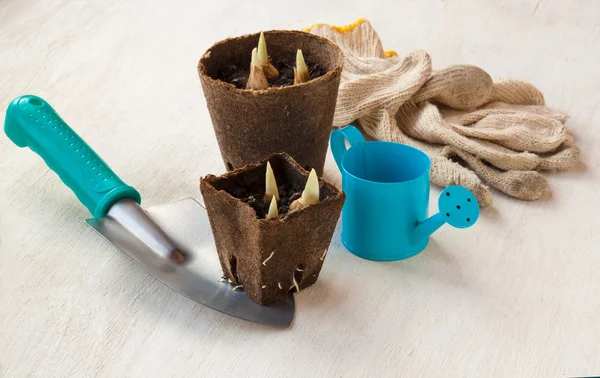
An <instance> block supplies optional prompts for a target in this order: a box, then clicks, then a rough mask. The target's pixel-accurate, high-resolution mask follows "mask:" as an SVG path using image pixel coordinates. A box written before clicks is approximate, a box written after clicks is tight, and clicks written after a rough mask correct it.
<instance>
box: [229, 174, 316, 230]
mask: <svg viewBox="0 0 600 378" xmlns="http://www.w3.org/2000/svg"><path fill="white" fill-rule="evenodd" d="M257 173H258V172H257ZM275 181H277V182H278V183H281V182H284V184H281V185H278V186H277V187H278V189H279V201H278V202H277V205H278V208H277V210H278V211H279V216H280V217H282V216H283V215H284V214H286V213H287V212H288V211H289V210H290V204H291V203H292V202H294V201H295V200H297V199H298V198H300V196H301V195H302V191H303V190H304V185H306V182H294V183H289V182H285V175H276V176H275ZM247 182H250V185H248V186H236V187H235V188H233V190H231V191H228V192H229V194H231V195H232V196H234V197H236V198H239V199H240V200H241V201H242V202H244V203H247V204H248V205H250V206H251V207H252V208H253V209H254V211H256V217H257V218H259V219H264V218H265V217H266V216H267V214H268V213H269V205H270V204H271V202H270V201H266V200H265V199H264V195H265V187H264V175H263V178H262V180H249V181H247ZM259 183H260V184H259ZM326 197H327V195H326V193H324V192H323V190H321V193H320V200H321V201H322V200H324V199H325V198H326Z"/></svg>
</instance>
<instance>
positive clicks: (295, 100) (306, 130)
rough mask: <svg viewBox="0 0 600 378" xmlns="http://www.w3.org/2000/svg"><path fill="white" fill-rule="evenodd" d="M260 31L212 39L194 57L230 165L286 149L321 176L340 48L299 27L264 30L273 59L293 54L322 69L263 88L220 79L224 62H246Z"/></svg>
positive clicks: (245, 64)
mask: <svg viewBox="0 0 600 378" xmlns="http://www.w3.org/2000/svg"><path fill="white" fill-rule="evenodd" d="M258 38H259V34H258V33H257V34H250V35H244V36H241V37H237V38H230V39H226V40H223V41H221V42H218V43H216V44H214V45H213V46H212V47H211V48H209V49H208V50H207V51H206V52H205V53H204V55H203V56H202V58H201V59H200V62H199V63H198V74H199V75H200V82H201V84H202V90H203V91H204V96H205V97H206V103H207V105H208V110H209V113H210V117H211V120H212V124H213V127H214V130H215V134H216V137H217V141H218V143H219V149H220V150H221V156H222V158H223V161H224V163H225V166H226V168H227V170H228V171H230V170H232V169H235V168H239V167H243V166H244V165H246V164H250V163H253V162H257V161H260V160H262V159H264V158H265V157H267V156H269V155H271V154H273V153H277V152H286V153H288V154H289V155H291V156H292V157H293V158H294V159H295V160H296V161H298V162H299V163H300V164H301V165H302V166H303V167H304V168H305V169H310V168H314V169H315V170H316V171H317V174H318V175H319V176H321V175H323V166H324V164H325V157H326V154H327V146H328V142H329V134H330V132H331V128H332V123H333V114H334V111H335V104H336V100H337V94H338V87H339V83H340V75H341V72H342V66H343V54H342V51H341V50H340V49H339V47H337V46H336V45H335V44H334V43H332V42H330V41H328V40H327V39H325V38H321V37H319V36H316V35H314V34H310V33H306V32H300V31H284V30H275V31H269V32H265V39H266V41H267V46H268V51H269V55H270V57H271V58H272V59H276V58H277V57H283V56H293V57H295V56H296V50H297V49H301V50H302V52H303V54H304V56H305V58H306V61H307V62H308V63H309V64H311V63H316V64H318V65H319V66H320V67H322V68H323V69H324V70H325V71H326V73H325V74H324V75H323V76H321V77H318V78H316V79H313V80H310V81H308V82H306V83H303V84H298V85H291V86H285V87H270V88H268V89H265V90H246V89H238V88H236V87H235V86H234V85H233V84H229V83H227V82H225V81H222V80H219V75H220V73H221V72H222V70H223V68H224V67H226V66H228V65H231V64H234V65H236V66H238V67H249V65H250V58H251V52H252V49H253V48H254V47H256V46H257V45H258Z"/></svg>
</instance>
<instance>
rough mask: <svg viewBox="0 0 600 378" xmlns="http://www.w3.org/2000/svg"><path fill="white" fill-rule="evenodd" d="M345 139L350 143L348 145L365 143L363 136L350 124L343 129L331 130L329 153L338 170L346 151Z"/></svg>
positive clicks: (340, 167)
mask: <svg viewBox="0 0 600 378" xmlns="http://www.w3.org/2000/svg"><path fill="white" fill-rule="evenodd" d="M346 140H348V142H349V143H350V147H352V146H356V145H357V144H361V143H365V138H364V137H363V136H362V134H361V133H360V131H359V130H358V129H357V128H356V127H354V126H352V125H348V126H346V127H344V128H343V129H339V130H333V132H332V133H331V137H330V138H329V141H330V144H331V153H332V154H333V158H334V159H335V162H336V164H337V166H338V168H339V169H340V171H341V170H342V159H344V155H346V151H348V149H347V148H346Z"/></svg>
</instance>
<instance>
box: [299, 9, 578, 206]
mask: <svg viewBox="0 0 600 378" xmlns="http://www.w3.org/2000/svg"><path fill="white" fill-rule="evenodd" d="M307 31H309V32H312V33H314V34H318V35H320V36H323V37H325V38H328V39H330V40H332V41H333V42H335V43H337V44H338V46H340V48H341V49H342V50H343V51H344V55H345V63H344V71H343V73H342V81H341V84H340V91H339V95H338V102H337V106H336V113H335V118H334V126H335V127H343V126H346V125H348V124H350V123H353V122H357V121H358V123H359V124H360V126H361V127H362V128H363V130H364V131H365V132H366V133H367V134H368V135H369V136H371V137H373V138H375V139H379V140H386V141H394V142H399V143H405V144H409V145H412V146H414V147H417V148H419V149H421V150H423V151H424V152H426V153H427V154H428V155H429V157H430V158H431V160H432V166H431V181H432V182H433V183H434V184H435V185H438V186H442V187H444V186H448V185H461V186H465V187H467V188H468V189H470V190H471V191H472V192H473V193H474V194H475V195H476V196H477V198H478V201H479V203H480V205H481V206H488V205H489V204H490V203H491V202H492V195H491V192H490V190H489V188H488V187H487V186H486V185H485V184H484V183H483V182H485V183H487V184H488V185H491V186H493V187H495V188H497V189H498V190H501V191H502V192H504V193H507V194H509V195H511V196H513V197H516V198H520V199H524V200H535V199H538V198H540V197H541V196H543V195H545V194H547V193H548V192H549V190H550V188H549V185H548V183H547V181H546V179H545V177H544V176H543V175H542V174H541V173H539V172H538V171H543V170H549V169H567V168H570V167H572V166H573V165H575V164H576V163H577V161H578V156H579V151H578V149H577V148H576V147H575V146H573V139H572V137H571V136H570V135H569V134H568V131H567V129H566V127H565V125H564V123H565V122H566V120H567V118H568V116H567V115H566V114H564V113H562V112H559V111H555V110H552V109H550V108H547V107H546V106H545V103H544V97H543V95H542V93H541V92H540V91H539V90H537V89H536V88H535V87H534V86H533V85H531V84H529V83H526V82H522V81H516V80H502V81H496V82H493V81H492V79H491V78H490V76H489V75H488V74H487V73H486V72H485V71H483V70H481V69H480V68H477V67H474V66H469V65H457V66H451V67H447V68H445V69H443V70H439V71H433V70H432V65H431V58H430V57H429V55H428V54H427V53H426V52H424V51H420V50H417V51H414V52H413V53H411V54H410V55H409V56H407V57H405V58H399V57H398V56H397V55H395V53H393V52H385V51H384V50H383V47H382V44H381V41H380V40H379V37H378V36H377V33H376V32H375V30H374V29H373V27H372V26H371V24H370V23H369V22H368V21H366V20H359V21H357V22H356V23H355V24H353V25H349V26H347V27H333V26H329V25H323V24H320V25H314V26H312V27H310V28H308V29H307Z"/></svg>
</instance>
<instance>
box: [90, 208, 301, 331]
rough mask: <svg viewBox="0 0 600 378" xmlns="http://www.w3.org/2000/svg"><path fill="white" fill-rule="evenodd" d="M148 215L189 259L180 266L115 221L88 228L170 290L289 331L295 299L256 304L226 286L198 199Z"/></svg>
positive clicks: (106, 220)
mask: <svg viewBox="0 0 600 378" xmlns="http://www.w3.org/2000/svg"><path fill="white" fill-rule="evenodd" d="M146 212H147V213H148V215H149V216H150V217H151V218H152V219H153V220H154V221H155V222H156V223H157V224H158V225H159V226H160V227H161V228H162V229H163V230H164V231H165V232H166V234H167V235H168V236H169V237H170V238H171V240H172V241H173V242H174V243H175V246H176V247H177V248H178V249H179V250H180V251H181V252H182V253H183V254H185V256H186V262H185V263H183V264H178V263H176V262H172V261H170V260H168V259H166V258H165V259H159V258H157V257H156V254H155V253H153V252H152V250H150V249H149V247H148V246H146V245H145V244H144V243H142V242H141V241H140V240H139V239H137V238H136V237H135V236H133V235H132V234H131V233H130V232H129V231H127V230H126V229H125V228H124V227H123V226H121V225H120V224H119V223H118V222H116V221H114V220H113V219H111V218H101V219H88V220H86V222H87V224H88V225H90V226H91V227H92V228H93V229H94V230H96V231H97V232H98V233H100V234H101V235H102V236H103V237H104V238H106V239H107V240H108V241H109V242H111V243H112V244H114V245H115V246H116V247H117V248H118V249H119V250H121V251H122V252H123V253H124V254H125V255H127V256H128V257H130V258H131V259H132V260H133V261H135V262H136V263H137V264H138V265H140V266H141V267H142V268H144V269H145V270H146V271H147V272H148V273H150V274H152V275H153V276H154V277H156V278H158V279H159V280H160V281H162V282H163V283H165V284H166V285H167V286H169V287H171V288H172V289H174V290H176V291H178V292H179V293H181V294H183V295H185V296H186V297H188V298H189V299H192V300H193V301H196V302H198V303H201V304H203V305H205V306H207V307H210V308H212V309H214V310H217V311H220V312H222V313H225V314H228V315H232V316H235V317H237V318H240V319H244V320H248V321H250V322H254V323H260V324H265V325H270V326H276V327H282V328H287V327H289V326H290V324H291V323H292V321H293V319H294V312H295V303H294V295H293V294H292V293H289V294H288V297H287V299H285V300H282V301H279V302H277V303H274V304H272V305H269V306H261V305H259V304H258V303H256V302H254V301H252V300H251V299H250V298H249V297H248V296H247V295H246V294H245V292H244V291H243V290H233V288H234V285H232V284H230V283H228V282H226V281H225V282H223V281H222V280H220V278H221V273H222V269H221V265H220V264H219V258H218V255H217V251H216V249H215V246H214V241H213V236H212V233H211V229H210V223H209V220H208V215H207V213H206V210H205V209H204V208H203V207H202V206H201V205H200V204H199V203H198V202H196V201H195V200H194V199H192V198H187V199H183V200H180V201H176V202H172V203H167V204H164V205H159V206H154V207H150V208H148V209H146Z"/></svg>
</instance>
